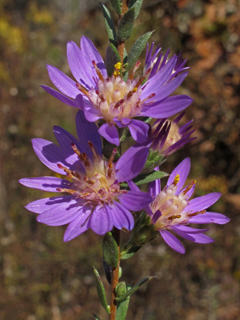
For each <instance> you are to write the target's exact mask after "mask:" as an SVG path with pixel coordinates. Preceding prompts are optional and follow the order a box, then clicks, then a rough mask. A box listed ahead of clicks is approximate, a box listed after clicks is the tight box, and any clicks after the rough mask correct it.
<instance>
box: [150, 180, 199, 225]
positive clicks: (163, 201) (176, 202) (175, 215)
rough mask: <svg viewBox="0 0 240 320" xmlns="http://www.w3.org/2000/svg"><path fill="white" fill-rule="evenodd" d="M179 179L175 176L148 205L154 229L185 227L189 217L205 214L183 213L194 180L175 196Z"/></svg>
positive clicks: (194, 182)
mask: <svg viewBox="0 0 240 320" xmlns="http://www.w3.org/2000/svg"><path fill="white" fill-rule="evenodd" d="M179 177H180V176H179V175H176V177H175V179H174V181H173V183H172V184H171V185H170V186H168V187H165V188H164V189H163V190H162V191H161V192H160V193H159V194H158V195H157V197H156V198H155V199H154V201H153V202H152V203H151V204H150V207H151V209H152V212H153V213H154V215H153V218H152V223H154V225H155V228H156V229H166V228H168V227H171V226H174V225H179V224H180V225H185V224H187V223H188V220H189V219H190V218H191V217H193V216H195V215H198V214H201V213H204V212H205V211H199V212H195V213H192V212H190V211H184V209H185V208H186V206H187V205H188V198H189V195H188V192H189V191H190V190H191V189H192V188H193V187H194V185H195V184H196V180H193V181H192V182H191V183H190V184H189V185H188V186H187V187H186V188H185V189H183V190H182V191H181V192H180V193H179V194H178V195H176V191H177V184H178V181H179Z"/></svg>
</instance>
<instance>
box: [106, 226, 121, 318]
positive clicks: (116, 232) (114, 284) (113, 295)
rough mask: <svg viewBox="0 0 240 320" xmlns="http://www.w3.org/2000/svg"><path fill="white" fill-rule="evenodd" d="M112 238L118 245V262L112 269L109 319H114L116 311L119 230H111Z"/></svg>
mask: <svg viewBox="0 0 240 320" xmlns="http://www.w3.org/2000/svg"><path fill="white" fill-rule="evenodd" d="M112 235H113V238H114V239H115V241H116V243H117V246H118V264H117V267H116V268H113V271H112V289H111V302H110V312H111V314H110V318H109V319H110V320H115V319H116V312H117V301H116V287H117V285H118V279H119V266H120V230H118V229H116V228H114V229H113V232H112Z"/></svg>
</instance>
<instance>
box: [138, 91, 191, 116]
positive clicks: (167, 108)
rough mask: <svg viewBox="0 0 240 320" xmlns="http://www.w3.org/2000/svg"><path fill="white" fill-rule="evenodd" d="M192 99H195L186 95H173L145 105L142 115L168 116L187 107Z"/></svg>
mask: <svg viewBox="0 0 240 320" xmlns="http://www.w3.org/2000/svg"><path fill="white" fill-rule="evenodd" d="M154 98H155V97H154ZM192 101H193V99H192V98H190V97H188V96H186V95H178V96H171V97H168V98H166V99H165V100H161V101H156V102H154V103H153V104H151V105H150V106H148V107H145V108H144V109H143V110H142V115H143V116H147V117H153V118H156V119H159V118H168V117H171V116H173V115H175V114H176V113H178V112H180V111H182V110H184V109H186V108H187V107H188V106H189V105H190V104H191V103H192Z"/></svg>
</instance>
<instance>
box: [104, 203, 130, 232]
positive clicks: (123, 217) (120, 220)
mask: <svg viewBox="0 0 240 320" xmlns="http://www.w3.org/2000/svg"><path fill="white" fill-rule="evenodd" d="M109 208H110V209H111V210H112V217H113V225H114V226H115V227H116V228H117V229H119V230H121V229H122V228H126V229H127V230H128V231H130V230H132V228H133V227H134V219H133V216H132V214H131V212H130V211H128V210H127V209H126V208H125V207H124V206H123V205H122V204H121V203H119V202H116V201H113V204H112V206H111V207H110V206H109Z"/></svg>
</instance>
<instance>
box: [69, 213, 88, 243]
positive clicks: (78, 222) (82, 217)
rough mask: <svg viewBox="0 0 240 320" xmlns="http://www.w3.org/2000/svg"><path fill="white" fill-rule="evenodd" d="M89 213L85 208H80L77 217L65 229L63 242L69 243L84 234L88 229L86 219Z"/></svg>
mask: <svg viewBox="0 0 240 320" xmlns="http://www.w3.org/2000/svg"><path fill="white" fill-rule="evenodd" d="M91 212H92V211H91V209H88V208H86V207H83V208H82V210H81V212H79V217H77V218H76V219H75V220H73V221H72V222H71V223H70V224H69V226H68V227H67V230H66V232H65V234H64V238H63V241H64V242H67V241H70V240H72V239H74V238H76V237H78V236H79V235H80V234H82V233H84V232H85V231H87V230H88V229H89V225H88V218H89V215H90V214H91Z"/></svg>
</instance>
